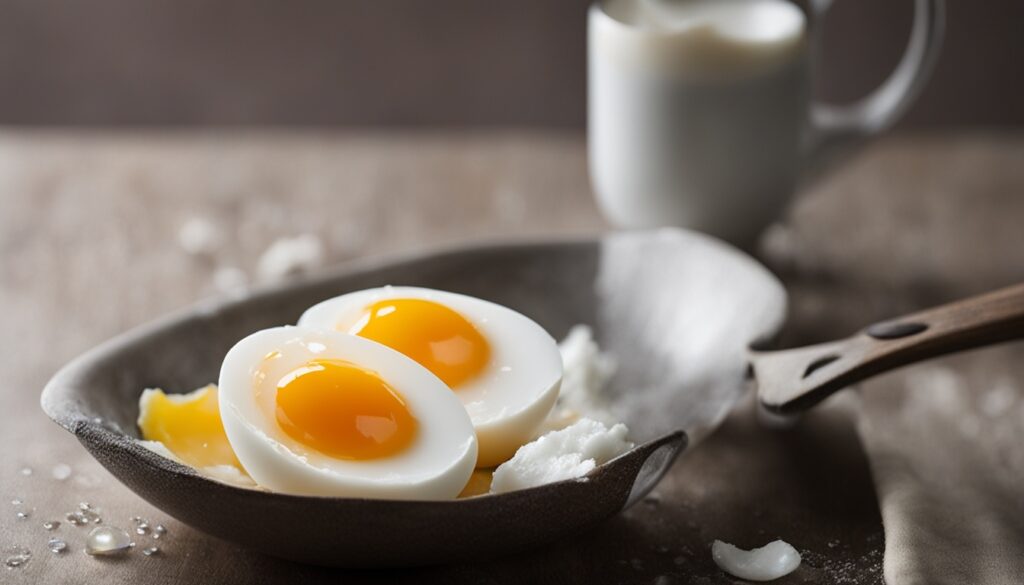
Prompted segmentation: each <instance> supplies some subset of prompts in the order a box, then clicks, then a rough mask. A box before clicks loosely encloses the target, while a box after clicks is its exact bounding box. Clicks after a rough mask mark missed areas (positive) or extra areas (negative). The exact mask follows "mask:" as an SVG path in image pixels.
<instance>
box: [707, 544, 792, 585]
mask: <svg viewBox="0 0 1024 585" xmlns="http://www.w3.org/2000/svg"><path fill="white" fill-rule="evenodd" d="M711 557H712V558H713V559H714V560H715V564H716V565H718V568H720V569H722V570H723V571H725V572H726V573H729V574H730V575H732V576H734V577H739V578H740V579H747V580H748V581H773V580H775V579H778V578H780V577H785V576H786V575H788V574H790V573H792V572H793V571H795V570H796V569H797V567H799V566H800V553H799V552H797V550H796V549H795V548H793V546H792V545H790V544H789V543H788V542H786V541H784V540H775V541H772V542H769V543H768V544H766V545H764V546H762V547H761V548H755V549H753V550H743V549H741V548H738V547H736V546H733V545H731V544H729V543H727V542H722V541H721V540H716V541H715V542H714V544H712V545H711Z"/></svg>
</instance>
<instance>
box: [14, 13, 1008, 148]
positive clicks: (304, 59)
mask: <svg viewBox="0 0 1024 585" xmlns="http://www.w3.org/2000/svg"><path fill="white" fill-rule="evenodd" d="M587 5H588V0H559V1H552V0H520V1H517V2H486V1H480V0H432V1H430V2H415V1H409V0H374V1H372V2H370V1H365V0H364V1H352V0H344V1H337V0H334V1H332V0H298V1H294V2H266V1H261V0H256V1H242V0H219V1H215V2H210V1H206V0H145V1H138V0H93V1H91V2H59V1H57V0H3V1H0V14H2V15H3V17H2V18H0V124H5V125H89V126H121V125H142V126H150V125H160V126H163V125H169V126H194V125H329V126H381V125H385V126H431V127H437V126H441V127H466V126H471V127H475V126H482V127H495V126H497V127H504V126H520V127H522V126H528V127H540V128H582V127H583V125H584V120H585V98H586V95H585V83H586V77H585V75H586V68H585V56H586V54H585V49H586V47H585V24H586V19H585V18H584V14H585V11H586V7H587ZM911 17H912V3H911V2H905V1H904V2H894V1H892V0H838V1H837V2H835V5H834V6H833V8H832V10H831V12H830V14H829V16H828V18H827V21H826V22H825V47H824V58H823V59H822V60H821V62H820V63H819V66H818V69H819V71H818V73H819V75H818V76H817V83H818V88H817V89H818V92H819V95H821V96H823V97H825V98H828V99H830V100H835V101H845V100H849V99H852V98H856V97H858V96H859V95H861V94H862V93H864V92H866V91H867V90H868V89H869V88H872V87H875V86H876V85H877V84H878V82H879V81H880V80H882V79H883V78H884V76H885V75H886V74H887V73H888V71H889V70H890V69H891V68H892V66H893V65H894V63H895V62H896V60H897V58H898V57H899V55H900V54H901V52H902V50H903V46H904V43H905V42H906V38H907V34H908V30H909V27H910V22H911ZM1022 23H1024V2H1021V1H1020V0H987V1H985V2H966V1H963V0H952V1H951V2H949V6H948V27H947V28H948V32H947V37H946V42H945V46H944V47H943V52H942V56H941V58H940V60H939V65H938V69H937V70H936V72H935V75H934V77H933V78H932V81H931V83H930V84H929V85H928V87H927V89H926V91H925V93H924V95H923V96H922V97H921V99H920V100H919V101H918V102H917V103H916V105H915V106H914V108H913V109H912V110H911V112H910V113H909V115H908V116H907V117H906V118H905V119H904V120H903V121H902V123H901V124H902V127H905V128H906V127H911V128H932V127H962V126H974V125H979V126H1000V127H1005V126H1008V125H1013V126H1020V125H1021V124H1024V66H1022V64H1024V35H1022V34H1021V24H1022Z"/></svg>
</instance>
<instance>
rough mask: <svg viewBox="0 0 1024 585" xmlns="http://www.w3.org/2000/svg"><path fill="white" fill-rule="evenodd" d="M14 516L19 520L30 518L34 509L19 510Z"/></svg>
mask: <svg viewBox="0 0 1024 585" xmlns="http://www.w3.org/2000/svg"><path fill="white" fill-rule="evenodd" d="M14 517H15V518H17V519H18V520H28V519H29V518H31V517H32V510H18V512H17V513H16V514H14Z"/></svg>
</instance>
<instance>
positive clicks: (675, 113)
mask: <svg viewBox="0 0 1024 585" xmlns="http://www.w3.org/2000/svg"><path fill="white" fill-rule="evenodd" d="M829 4H831V1H830V0H812V1H811V4H810V7H809V10H810V11H811V12H812V13H813V14H812V16H813V17H814V18H812V19H811V20H812V21H817V20H820V18H818V17H820V16H821V14H822V13H824V11H825V10H827V8H828V6H829ZM914 5H915V10H916V12H915V19H914V25H913V30H912V32H911V35H910V41H909V43H908V45H907V49H906V52H905V53H904V55H903V58H902V60H901V61H900V63H899V65H898V66H897V67H896V69H895V71H894V72H893V73H892V74H891V76H890V77H889V79H888V80H886V81H885V82H884V83H883V84H882V85H881V86H880V87H878V88H877V89H876V90H875V91H874V92H873V93H871V94H869V95H868V96H867V97H866V98H864V99H862V100H860V101H858V102H855V103H853V104H850V105H844V106H834V105H828V104H824V103H819V102H816V101H813V100H812V99H811V98H810V97H809V93H810V89H809V88H810V85H811V83H810V79H809V78H810V63H811V61H812V59H813V58H814V53H815V47H816V46H817V43H816V42H815V40H814V34H813V33H814V31H813V30H810V31H808V30H807V28H808V27H807V26H806V22H807V18H806V17H805V15H804V13H803V11H801V10H800V8H798V7H797V6H795V5H793V4H790V3H787V2H785V1H784V0H601V1H599V2H597V3H596V4H594V5H593V6H591V8H590V11H589V17H588V18H589V21H588V60H589V65H588V68H589V80H588V102H589V104H588V105H589V112H588V131H589V157H590V160H589V162H590V174H591V181H592V183H593V187H594V191H595V193H596V196H597V199H598V202H599V204H600V206H601V208H602V210H603V212H604V213H605V216H606V217H607V218H608V219H609V220H610V221H611V222H612V223H613V224H615V225H617V226H619V227H628V228H632V227H655V226H664V225H676V226H683V227H689V228H693V229H697V230H701V231H705V232H708V233H711V234H714V235H716V236H719V237H722V238H725V239H728V240H731V241H733V242H737V243H740V244H744V245H745V244H749V243H750V242H752V241H753V239H754V238H755V237H756V236H757V235H758V234H759V233H760V232H761V231H762V230H763V228H764V227H765V226H767V225H768V224H769V223H771V222H772V221H774V220H775V219H777V218H778V217H779V216H780V215H781V213H782V212H783V211H784V209H785V207H786V205H787V203H788V201H789V199H790V196H791V195H792V193H793V191H794V190H795V188H796V185H797V182H798V180H799V178H800V176H801V175H802V174H803V172H804V171H805V170H807V169H808V168H813V167H814V166H816V165H817V164H818V162H819V159H821V158H822V157H823V156H824V155H825V153H827V152H831V151H833V150H834V147H836V146H841V145H843V144H847V143H850V142H852V141H855V140H857V139H861V138H863V137H866V136H869V135H872V134H876V133H878V132H880V131H882V130H884V129H886V128H887V127H889V126H890V125H891V124H892V123H893V122H895V121H896V119H898V118H899V117H900V115H901V114H902V113H903V112H904V111H905V110H906V108H907V106H908V105H909V104H910V103H911V102H912V101H913V99H914V98H915V97H916V96H917V94H918V93H919V91H920V90H921V88H922V86H923V85H924V83H925V81H926V80H927V77H928V75H929V74H930V72H931V69H932V68H933V65H934V62H935V60H936V57H937V55H938V51H939V47H940V44H941V33H942V30H943V22H944V18H943V17H944V4H943V0H914Z"/></svg>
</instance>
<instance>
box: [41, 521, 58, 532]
mask: <svg viewBox="0 0 1024 585" xmlns="http://www.w3.org/2000/svg"><path fill="white" fill-rule="evenodd" d="M43 528H44V529H46V530H51V531H52V530H57V529H58V528H60V522H57V521H56V520H49V521H46V522H43Z"/></svg>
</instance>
